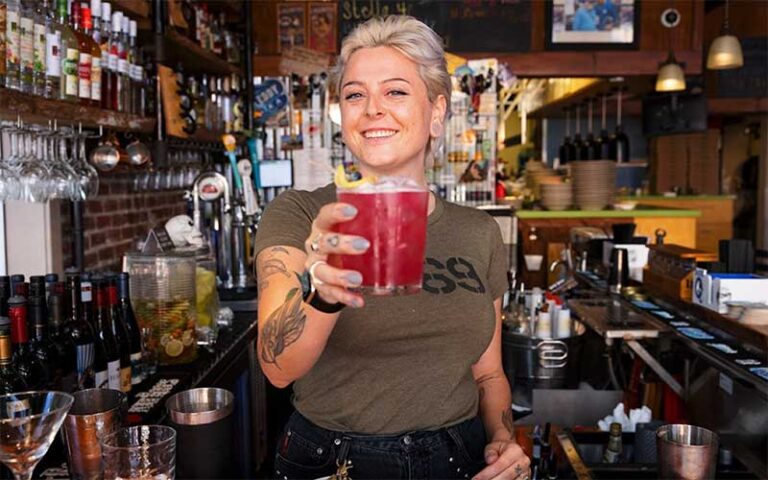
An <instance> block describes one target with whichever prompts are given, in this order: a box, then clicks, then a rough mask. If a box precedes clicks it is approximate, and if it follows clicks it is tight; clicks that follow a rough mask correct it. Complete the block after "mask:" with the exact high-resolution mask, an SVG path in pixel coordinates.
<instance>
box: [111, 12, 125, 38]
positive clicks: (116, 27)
mask: <svg viewBox="0 0 768 480" xmlns="http://www.w3.org/2000/svg"><path fill="white" fill-rule="evenodd" d="M122 21H123V12H119V11H118V12H115V13H113V14H112V33H120V27H121V25H122Z"/></svg>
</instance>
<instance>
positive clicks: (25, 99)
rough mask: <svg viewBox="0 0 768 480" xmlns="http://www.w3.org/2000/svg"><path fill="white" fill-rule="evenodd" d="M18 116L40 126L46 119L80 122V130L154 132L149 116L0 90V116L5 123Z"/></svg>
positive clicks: (152, 119) (65, 122)
mask: <svg viewBox="0 0 768 480" xmlns="http://www.w3.org/2000/svg"><path fill="white" fill-rule="evenodd" d="M19 115H20V116H21V118H22V120H23V121H25V122H29V123H38V124H43V125H45V124H47V123H48V121H49V120H56V121H58V123H59V124H60V125H62V124H63V125H69V124H72V125H77V124H80V123H82V125H83V127H88V128H95V127H104V128H106V129H110V130H117V131H125V132H136V133H152V132H154V130H155V119H154V118H152V117H140V116H138V115H131V114H128V113H120V112H114V111H112V110H102V109H101V108H96V107H84V106H81V105H77V104H75V103H70V102H65V101H62V100H49V99H47V98H42V97H36V96H34V95H28V94H26V93H21V92H17V91H15V90H9V89H7V88H0V117H1V118H3V119H5V120H16V118H17V117H18V116H19Z"/></svg>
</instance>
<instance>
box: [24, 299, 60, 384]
mask: <svg viewBox="0 0 768 480" xmlns="http://www.w3.org/2000/svg"><path fill="white" fill-rule="evenodd" d="M28 305H29V312H28V313H29V323H30V324H31V325H32V327H33V329H34V330H33V334H32V339H31V340H30V341H29V347H30V349H31V350H32V354H33V355H34V356H35V357H36V358H37V360H38V361H39V362H40V364H41V365H43V366H44V367H45V375H46V377H45V383H44V386H45V387H47V388H50V387H53V388H59V387H58V385H54V381H55V380H58V379H56V378H55V376H54V373H55V372H54V369H55V365H56V364H57V363H58V362H59V359H58V358H57V352H56V349H55V347H54V346H53V345H51V342H50V338H49V337H48V318H47V316H46V305H45V297H44V296H42V297H40V296H31V297H30V298H29V303H28Z"/></svg>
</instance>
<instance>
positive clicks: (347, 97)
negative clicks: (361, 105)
mask: <svg viewBox="0 0 768 480" xmlns="http://www.w3.org/2000/svg"><path fill="white" fill-rule="evenodd" d="M362 96H363V95H362V94H361V93H359V92H352V93H348V94H346V95H345V96H344V100H354V99H356V98H360V97H362Z"/></svg>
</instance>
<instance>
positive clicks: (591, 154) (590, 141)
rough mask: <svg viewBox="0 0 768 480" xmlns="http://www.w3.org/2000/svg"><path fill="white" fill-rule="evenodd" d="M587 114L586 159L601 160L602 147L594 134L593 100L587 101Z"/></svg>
mask: <svg viewBox="0 0 768 480" xmlns="http://www.w3.org/2000/svg"><path fill="white" fill-rule="evenodd" d="M587 112H588V115H589V116H588V119H587V128H588V131H587V138H585V139H584V146H585V152H584V153H585V159H586V160H598V159H599V153H600V150H599V149H600V146H599V145H598V144H597V142H596V141H595V133H594V123H593V119H594V118H593V117H594V116H593V110H592V99H591V98H590V99H589V100H587Z"/></svg>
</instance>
